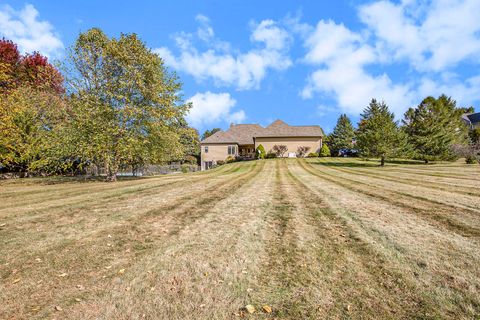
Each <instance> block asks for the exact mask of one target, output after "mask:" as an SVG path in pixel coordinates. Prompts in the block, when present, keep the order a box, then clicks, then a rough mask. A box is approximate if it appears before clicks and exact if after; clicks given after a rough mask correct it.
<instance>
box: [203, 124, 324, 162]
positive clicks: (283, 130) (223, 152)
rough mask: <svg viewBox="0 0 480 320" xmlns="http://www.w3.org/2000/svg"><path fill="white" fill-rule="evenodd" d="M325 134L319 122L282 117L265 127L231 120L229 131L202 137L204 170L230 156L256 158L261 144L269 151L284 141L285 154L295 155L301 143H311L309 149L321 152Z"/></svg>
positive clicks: (305, 144) (304, 145)
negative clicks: (307, 123)
mask: <svg viewBox="0 0 480 320" xmlns="http://www.w3.org/2000/svg"><path fill="white" fill-rule="evenodd" d="M323 136H324V134H323V130H322V128H320V126H290V125H288V124H286V123H285V122H283V121H281V120H276V121H275V122H273V123H272V124H270V125H269V126H268V127H266V128H264V127H262V126H260V125H258V124H236V125H234V124H232V125H230V128H229V129H228V130H227V131H218V132H216V133H214V134H213V135H211V136H210V137H208V138H206V139H205V140H203V141H201V143H200V146H201V166H202V170H205V169H210V168H211V167H212V166H213V165H215V164H216V163H217V161H220V160H221V161H224V160H225V159H226V158H227V157H229V156H232V157H238V156H240V157H244V158H254V156H255V150H256V149H257V147H258V146H259V145H262V146H263V147H264V148H265V151H266V152H267V153H268V152H270V151H271V150H272V148H273V146H275V145H285V146H287V148H288V150H287V152H286V153H285V155H284V156H285V157H288V156H295V155H296V152H297V148H298V147H310V150H309V151H308V152H309V153H310V152H319V151H320V148H321V147H322V139H323Z"/></svg>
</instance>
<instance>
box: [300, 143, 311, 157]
mask: <svg viewBox="0 0 480 320" xmlns="http://www.w3.org/2000/svg"><path fill="white" fill-rule="evenodd" d="M309 150H310V147H306V146H300V147H298V148H297V157H300V158H303V157H304V156H305V155H306V154H307V153H308V151H309Z"/></svg>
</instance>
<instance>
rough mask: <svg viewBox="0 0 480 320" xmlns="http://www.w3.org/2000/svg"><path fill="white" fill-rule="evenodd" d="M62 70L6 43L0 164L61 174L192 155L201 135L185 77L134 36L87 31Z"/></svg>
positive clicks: (0, 55)
mask: <svg viewBox="0 0 480 320" xmlns="http://www.w3.org/2000/svg"><path fill="white" fill-rule="evenodd" d="M62 66H63V71H64V72H63V73H64V75H65V81H64V78H63V76H62V74H61V73H60V72H59V71H58V70H57V68H55V67H54V66H53V65H52V64H50V63H49V62H48V61H47V59H46V58H45V57H43V56H41V55H40V54H39V53H33V54H26V55H24V56H22V55H20V54H19V52H18V49H17V46H16V45H15V44H14V43H13V42H11V41H8V40H5V39H3V40H0V95H1V96H2V99H1V101H0V131H1V135H0V164H1V166H3V167H4V168H7V169H8V170H9V171H15V172H23V173H25V174H29V173H38V172H46V173H49V172H50V173H51V172H54V173H59V172H66V171H69V170H74V169H78V168H81V167H83V166H86V165H88V164H96V165H99V166H103V167H104V168H105V171H106V173H107V180H110V181H113V180H115V179H116V175H117V172H118V171H119V169H120V167H122V166H126V165H128V166H132V167H138V166H142V165H145V164H149V163H164V162H168V161H173V160H185V159H187V160H190V161H192V162H196V159H195V158H193V159H192V157H193V156H195V155H197V154H198V150H199V137H198V133H197V131H196V130H195V129H193V128H190V127H189V126H188V125H187V122H186V121H185V115H186V113H187V112H188V110H189V108H190V107H191V106H190V104H187V103H184V102H183V100H182V97H181V96H180V95H179V92H180V90H181V86H182V85H181V82H180V81H179V79H178V77H177V76H176V75H175V74H174V73H172V72H169V70H167V68H166V67H165V66H164V63H163V61H162V59H161V58H160V57H159V56H158V55H156V54H155V53H153V52H151V50H150V49H148V48H147V47H146V46H145V44H144V43H143V42H142V41H141V40H140V39H139V38H138V37H137V36H136V35H135V34H122V35H120V37H119V38H118V39H115V38H109V37H107V36H106V35H105V34H104V33H103V32H102V31H101V30H100V29H91V30H89V31H87V32H85V33H82V34H80V36H79V38H78V39H77V41H76V42H75V44H74V46H73V47H72V48H71V49H70V51H69V55H68V60H67V61H65V62H64V63H63V64H62Z"/></svg>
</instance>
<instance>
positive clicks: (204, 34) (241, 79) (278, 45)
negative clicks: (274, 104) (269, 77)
mask: <svg viewBox="0 0 480 320" xmlns="http://www.w3.org/2000/svg"><path fill="white" fill-rule="evenodd" d="M197 21H198V22H199V23H200V27H199V29H198V30H197V34H196V37H197V38H199V39H200V40H203V41H204V42H205V43H209V44H210V47H209V48H207V49H206V50H204V51H201V50H198V49H197V48H196V47H195V46H194V45H193V43H192V41H191V39H192V38H193V36H194V35H193V34H188V33H181V34H179V35H177V36H176V37H175V41H176V43H177V47H178V49H179V51H180V54H179V55H178V56H176V55H175V54H174V53H173V52H172V51H171V50H170V49H168V48H166V47H161V48H158V49H155V50H154V51H155V52H156V53H158V54H159V55H160V56H161V57H162V58H163V59H164V60H165V63H166V64H167V65H168V66H170V67H172V68H174V69H176V70H179V71H182V72H185V73H188V74H190V75H192V76H193V77H194V78H195V79H197V80H198V81H204V80H206V79H213V81H214V83H215V84H216V85H219V86H233V87H236V88H237V89H238V90H247V89H253V88H255V89H256V88H259V86H260V82H261V81H262V79H263V78H264V77H265V75H266V73H267V71H268V70H270V69H272V70H285V69H286V68H288V67H290V66H291V64H292V62H291V60H290V58H289V57H288V55H287V54H286V51H287V49H288V45H289V41H290V37H289V35H288V33H287V32H286V31H285V30H284V29H283V28H281V27H280V26H278V24H277V23H275V22H274V21H272V20H264V21H261V22H260V23H259V24H253V26H252V27H253V30H252V36H251V41H252V42H253V43H258V44H259V45H260V47H259V48H253V49H251V50H249V51H247V52H243V53H242V52H233V51H232V50H231V45H230V44H229V43H227V42H224V41H220V40H217V39H215V38H214V35H215V33H214V31H213V29H212V28H211V27H210V21H209V19H208V18H207V17H205V16H197Z"/></svg>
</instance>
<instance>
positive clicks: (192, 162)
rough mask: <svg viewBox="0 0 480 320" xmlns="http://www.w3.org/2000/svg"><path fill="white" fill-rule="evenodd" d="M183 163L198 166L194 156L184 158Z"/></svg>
mask: <svg viewBox="0 0 480 320" xmlns="http://www.w3.org/2000/svg"><path fill="white" fill-rule="evenodd" d="M184 162H186V163H189V164H198V161H197V158H195V157H194V156H186V157H185V159H184Z"/></svg>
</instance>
